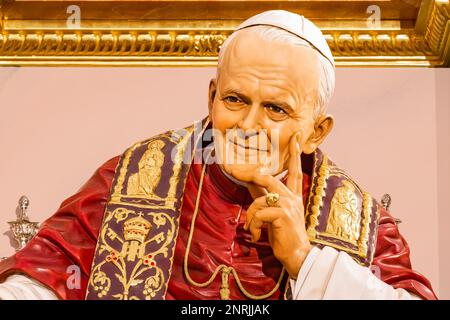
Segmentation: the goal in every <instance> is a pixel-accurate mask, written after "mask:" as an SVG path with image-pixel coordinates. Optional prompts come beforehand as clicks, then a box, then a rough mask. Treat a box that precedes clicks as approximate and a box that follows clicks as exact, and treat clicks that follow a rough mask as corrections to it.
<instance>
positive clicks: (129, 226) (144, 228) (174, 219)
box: [86, 119, 209, 300]
mask: <svg viewBox="0 0 450 320" xmlns="http://www.w3.org/2000/svg"><path fill="white" fill-rule="evenodd" d="M205 120H206V121H205ZM205 120H204V121H202V124H201V127H200V129H201V134H200V137H201V136H202V134H203V132H204V130H205V128H206V126H207V124H208V123H209V120H208V119H205ZM194 126H195V125H193V126H190V127H188V128H184V129H183V132H184V134H182V135H177V134H172V133H173V132H172V131H169V132H167V133H164V134H161V135H158V136H156V137H154V138H151V139H148V140H146V141H143V142H140V143H136V144H135V145H133V146H132V147H131V148H129V149H128V150H127V151H126V152H125V153H124V155H123V156H122V158H121V161H119V164H118V166H117V168H116V176H115V178H114V180H115V181H114V183H113V187H112V191H111V196H110V200H109V201H108V204H107V206H106V210H105V217H104V221H103V222H102V226H101V229H100V233H99V239H98V241H97V246H96V251H95V255H94V260H93V263H92V268H91V274H90V278H89V281H88V287H87V290H86V298H88V299H123V300H137V299H142V298H144V299H147V300H150V299H164V297H165V294H166V291H167V285H168V279H169V278H170V274H171V268H172V264H173V254H174V251H175V241H176V237H177V235H178V223H179V214H180V210H181V205H182V199H183V197H182V196H181V195H182V194H183V192H181V190H184V187H185V186H184V183H185V181H186V176H187V172H188V171H189V167H190V166H189V165H188V164H185V165H184V164H183V159H184V156H185V152H186V149H187V148H188V146H189V148H191V149H193V148H195V146H196V145H197V143H196V142H198V141H195V143H194V144H193V145H189V142H190V141H191V137H192V134H193V132H194V128H195V127H194ZM194 138H195V136H194ZM197 138H199V137H197ZM166 145H168V146H167V149H166V148H165V151H163V152H161V153H160V151H161V149H162V148H163V147H164V146H166ZM168 147H171V148H168ZM142 148H145V149H146V151H144V152H143V153H141V152H142V151H143V150H142ZM174 148H175V149H174ZM169 149H171V150H170V151H169ZM138 151H139V152H138ZM173 151H175V152H176V153H175V154H174V156H173V164H170V162H168V160H167V159H169V158H172V157H171V156H169V155H171V153H170V152H173ZM137 154H142V156H141V157H140V158H139V157H138V158H137V159H136V158H135V156H136V155H137ZM132 164H133V165H132ZM163 164H164V166H163ZM145 166H147V167H150V168H145ZM136 167H137V168H138V169H137V170H138V172H130V171H131V170H136V169H134V168H136ZM132 168H133V169H132ZM142 168H144V170H142ZM160 169H161V170H172V173H173V174H172V175H171V176H170V177H169V178H168V179H167V178H166V179H164V180H161V177H162V174H159V170H160ZM145 170H152V172H151V174H150V176H151V179H148V177H146V178H145V179H144V180H143V181H144V182H142V180H141V181H140V180H139V178H140V177H139V171H141V172H143V171H145ZM145 174H148V172H145V173H144V175H145ZM133 175H135V177H136V179H135V181H136V183H134V182H131V183H130V182H129V181H130V179H129V178H128V184H130V185H127V190H126V191H125V190H124V184H125V183H126V182H127V177H131V176H133ZM158 176H159V177H158ZM128 187H129V188H130V189H133V188H134V190H132V191H133V192H129V190H128ZM156 188H158V191H157V190H156ZM136 190H137V192H136ZM142 190H144V191H143V192H142ZM162 190H164V191H162ZM165 191H166V192H168V194H167V196H166V197H162V194H161V193H164V192H165ZM134 192H136V193H138V194H136V193H134ZM180 192H181V194H180ZM129 193H131V194H129ZM139 193H140V194H139ZM143 193H144V194H143ZM156 193H157V194H156Z"/></svg>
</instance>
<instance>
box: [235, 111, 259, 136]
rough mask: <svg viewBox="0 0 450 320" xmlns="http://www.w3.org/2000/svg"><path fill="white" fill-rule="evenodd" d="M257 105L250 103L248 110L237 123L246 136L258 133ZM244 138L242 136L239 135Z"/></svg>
mask: <svg viewBox="0 0 450 320" xmlns="http://www.w3.org/2000/svg"><path fill="white" fill-rule="evenodd" d="M260 113H261V112H260V108H259V106H258V105H256V104H255V105H252V106H251V107H250V108H249V110H248V112H247V113H246V114H245V115H244V117H243V119H242V120H241V121H240V122H239V123H238V127H239V129H241V130H242V132H243V133H244V134H245V135H246V136H253V135H256V134H258V131H259V130H260V129H261V119H260V118H261V114H260ZM241 130H239V131H241ZM241 138H244V137H241Z"/></svg>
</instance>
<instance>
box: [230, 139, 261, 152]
mask: <svg viewBox="0 0 450 320" xmlns="http://www.w3.org/2000/svg"><path fill="white" fill-rule="evenodd" d="M228 141H229V142H230V143H232V144H234V145H236V146H239V147H241V148H244V149H248V150H256V151H262V152H268V151H269V150H267V149H258V148H255V147H252V146H246V145H244V144H241V143H239V142H235V141H233V140H231V139H230V140H228Z"/></svg>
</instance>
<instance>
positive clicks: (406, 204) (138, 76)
mask: <svg viewBox="0 0 450 320" xmlns="http://www.w3.org/2000/svg"><path fill="white" fill-rule="evenodd" d="M438 71H440V73H438V72H437V70H435V69H338V70H337V88H336V94H335V97H334V98H333V101H332V106H331V107H330V110H329V111H330V112H331V113H332V114H334V115H335V118H336V126H335V129H334V132H333V134H332V136H331V137H330V138H329V140H328V141H327V142H326V143H325V145H324V149H325V150H326V151H327V152H328V153H329V154H330V155H331V157H332V158H333V160H335V162H337V163H338V164H339V165H340V166H341V167H343V168H344V169H347V171H348V172H349V173H350V174H351V175H352V176H353V177H354V178H356V180H357V181H359V182H360V183H361V185H362V186H363V187H365V188H366V190H367V191H369V192H370V193H372V194H373V195H374V196H375V197H377V198H380V197H381V195H382V194H383V193H390V194H391V196H392V198H393V204H392V208H391V209H392V213H393V214H394V215H395V216H397V217H399V218H401V219H402V220H403V223H402V224H401V226H400V229H401V231H402V233H403V235H404V236H405V237H406V239H407V240H408V241H409V243H410V245H411V248H412V260H413V265H414V266H415V268H416V269H418V270H419V271H420V272H422V273H424V274H425V275H426V276H427V277H428V278H429V279H430V280H431V281H432V283H433V285H434V287H435V289H436V290H438V291H439V292H440V296H441V297H447V298H450V279H449V278H448V275H446V274H444V271H446V270H448V266H449V262H450V260H448V258H447V257H446V251H445V249H444V248H446V245H448V244H450V239H449V238H448V236H445V235H444V233H445V231H446V228H447V227H449V226H450V221H448V218H447V215H446V212H449V206H448V202H449V200H448V196H446V195H448V191H449V190H450V188H449V186H448V183H447V184H445V181H446V180H447V179H444V178H443V176H442V173H444V172H446V173H447V174H448V172H449V171H448V170H447V171H445V170H446V169H445V164H448V160H449V158H450V157H449V154H450V151H449V149H448V147H444V145H445V144H446V143H447V144H448V135H444V132H445V130H446V128H448V127H449V126H450V125H449V124H450V121H449V120H448V119H447V120H443V118H441V117H440V115H442V114H446V115H447V117H448V114H449V113H448V108H449V97H448V95H447V96H445V95H442V94H439V92H441V91H442V90H444V89H445V88H448V87H449V86H448V85H447V87H445V86H443V84H442V83H443V81H447V83H449V81H448V78H449V76H448V75H449V71H450V70H449V69H447V70H438ZM214 73H215V71H214V69H212V68H199V69H191V68H180V69H169V68H148V69H144V68H129V69H128V68H98V69H94V68H78V69H77V68H1V69H0V150H1V152H2V154H1V156H0V178H1V179H2V182H3V183H2V184H1V185H0V212H1V215H0V257H1V256H6V255H10V254H11V253H12V252H13V249H12V247H11V246H10V243H9V240H8V237H7V235H6V234H5V233H6V231H7V230H8V225H7V224H6V222H7V221H9V220H12V219H14V218H15V217H14V211H15V208H16V204H17V200H18V198H19V197H20V195H22V194H26V195H27V196H28V197H29V198H30V200H31V207H30V210H29V214H30V216H31V218H32V219H34V220H38V221H43V220H44V219H45V218H46V217H48V216H49V215H51V214H52V212H54V211H55V210H56V209H57V207H58V206H59V204H60V202H61V201H62V200H63V199H65V198H66V197H68V196H70V195H71V194H72V193H74V192H75V191H76V190H77V189H78V188H79V187H80V186H81V185H82V184H83V182H84V181H86V179H88V178H89V176H90V175H91V174H92V173H93V171H94V170H95V168H96V167H98V166H99V165H100V164H101V163H102V162H104V161H106V160H107V159H109V158H111V157H113V156H115V155H118V154H120V153H121V152H122V151H123V150H124V149H125V148H126V147H127V146H129V145H130V144H132V143H133V142H135V141H138V140H142V139H145V138H147V137H149V136H151V135H153V134H155V133H158V132H161V131H164V130H166V129H173V128H178V127H182V126H184V125H187V124H189V123H190V122H192V121H194V120H197V119H201V118H202V117H203V116H205V115H206V114H207V106H206V101H207V100H206V99H207V88H208V82H209V78H210V77H211V76H213V75H214ZM444 83H445V82H444ZM449 119H450V118H449ZM445 121H447V122H445ZM438 156H439V157H438ZM438 196H439V197H438ZM438 200H439V201H438ZM439 210H440V211H439ZM440 219H441V220H440ZM446 259H447V260H446ZM439 268H441V270H439ZM445 268H447V269H445ZM444 280H445V281H444Z"/></svg>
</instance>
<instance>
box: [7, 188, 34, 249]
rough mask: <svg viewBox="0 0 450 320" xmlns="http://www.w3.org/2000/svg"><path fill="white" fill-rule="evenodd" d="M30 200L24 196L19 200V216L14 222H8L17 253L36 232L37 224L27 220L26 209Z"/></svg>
mask: <svg viewBox="0 0 450 320" xmlns="http://www.w3.org/2000/svg"><path fill="white" fill-rule="evenodd" d="M29 205H30V200H28V198H27V197H26V196H22V197H20V199H19V209H20V215H19V217H18V218H17V219H16V220H15V221H9V222H8V223H9V225H10V229H11V231H12V232H13V234H14V239H15V240H16V241H17V242H18V243H19V246H18V248H17V249H16V251H19V250H20V249H22V248H23V247H25V245H26V244H27V243H28V241H30V240H31V239H32V238H33V237H34V235H35V234H36V231H37V230H38V228H39V227H38V225H39V223H38V222H31V221H30V220H29V219H28V215H27V209H28V206H29Z"/></svg>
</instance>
